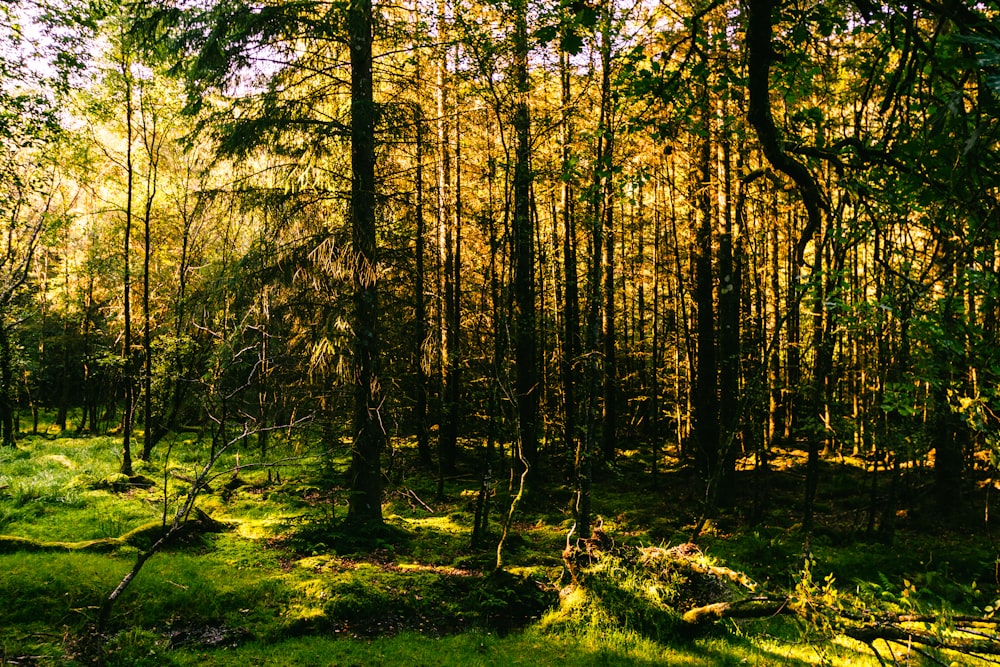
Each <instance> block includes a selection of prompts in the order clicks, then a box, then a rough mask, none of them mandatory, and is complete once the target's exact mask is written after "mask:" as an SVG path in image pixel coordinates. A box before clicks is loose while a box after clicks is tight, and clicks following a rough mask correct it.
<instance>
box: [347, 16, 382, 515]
mask: <svg viewBox="0 0 1000 667" xmlns="http://www.w3.org/2000/svg"><path fill="white" fill-rule="evenodd" d="M347 27H348V36H349V41H350V52H351V174H352V176H351V231H352V248H353V251H354V256H355V259H354V309H355V310H354V373H355V379H354V446H353V448H352V451H351V472H350V475H351V479H350V498H349V501H348V519H350V520H351V521H352V522H354V523H356V524H360V525H369V526H371V525H381V523H382V475H381V465H380V457H381V454H382V448H383V446H384V443H385V431H384V430H383V427H382V416H381V414H380V410H381V403H382V389H381V387H380V386H379V376H378V370H379V369H378V363H379V349H380V343H379V331H378V282H377V278H378V270H377V258H376V256H375V250H376V246H375V117H376V113H377V111H376V108H375V101H374V97H373V85H372V3H371V0H351V3H350V6H349V8H348V12H347Z"/></svg>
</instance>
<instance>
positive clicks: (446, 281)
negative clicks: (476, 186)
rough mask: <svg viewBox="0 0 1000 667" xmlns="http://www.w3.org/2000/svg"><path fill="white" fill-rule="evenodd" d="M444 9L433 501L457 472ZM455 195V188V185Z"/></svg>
mask: <svg viewBox="0 0 1000 667" xmlns="http://www.w3.org/2000/svg"><path fill="white" fill-rule="evenodd" d="M446 11H447V4H446V3H445V2H444V0H441V1H439V2H438V33H439V35H440V36H441V40H442V44H443V48H442V50H441V53H440V54H439V59H440V61H439V63H438V66H437V132H438V155H439V159H438V206H437V211H438V253H439V257H440V262H441V272H440V274H439V286H438V292H439V296H438V298H439V299H440V300H441V301H440V304H441V305H440V310H439V313H440V322H439V340H440V352H441V423H440V427H439V429H438V467H439V471H438V472H439V475H438V496H439V497H441V496H443V494H444V478H445V476H447V475H453V474H454V473H455V470H456V456H457V453H458V451H457V449H458V419H459V413H458V401H459V398H458V394H459V382H458V380H459V378H458V327H459V324H458V315H459V305H458V291H457V286H456V282H455V281H456V279H457V273H458V266H457V264H456V259H455V258H456V254H457V251H456V240H455V239H456V217H457V215H458V213H457V211H456V207H455V198H454V194H453V192H452V159H451V158H452V155H451V123H450V122H449V119H450V114H451V109H450V104H449V100H448V92H449V85H450V82H449V72H448V45H447V38H446V37H445V36H446V35H447V28H446V25H445V22H446V21H447V16H446ZM456 189H457V184H456Z"/></svg>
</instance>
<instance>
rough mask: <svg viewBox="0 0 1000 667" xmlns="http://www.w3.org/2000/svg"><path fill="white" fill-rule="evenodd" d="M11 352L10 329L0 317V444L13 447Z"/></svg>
mask: <svg viewBox="0 0 1000 667" xmlns="http://www.w3.org/2000/svg"><path fill="white" fill-rule="evenodd" d="M13 366H14V364H13V350H11V347H10V329H9V328H8V325H7V323H6V322H4V321H3V319H2V317H0V444H2V446H4V447H13V446H14V445H15V430H14V399H13V393H14V387H13V380H14V378H13Z"/></svg>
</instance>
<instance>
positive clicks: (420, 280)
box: [413, 76, 434, 468]
mask: <svg viewBox="0 0 1000 667" xmlns="http://www.w3.org/2000/svg"><path fill="white" fill-rule="evenodd" d="M418 78H419V76H418ZM413 124H414V126H415V128H414V129H415V132H416V161H417V169H416V177H415V179H416V183H415V184H414V189H415V192H416V204H415V208H416V211H415V213H414V214H415V216H416V219H417V220H416V222H417V240H416V246H417V247H416V254H417V258H416V262H417V266H416V273H417V275H416V276H415V278H416V285H415V286H414V290H413V291H414V294H413V296H414V303H415V311H416V312H415V313H414V317H415V319H416V325H417V326H416V328H417V331H416V334H417V335H416V341H415V347H416V349H415V350H414V357H415V360H416V364H415V366H416V374H417V400H416V405H415V406H414V413H415V414H414V418H415V420H416V430H417V452H418V454H419V455H420V462H421V464H422V465H423V466H424V467H426V468H431V467H432V466H433V465H434V462H433V460H432V457H431V445H430V433H429V430H428V428H427V370H428V363H429V360H428V355H427V353H426V350H425V347H426V345H427V299H426V296H425V291H424V290H425V282H426V275H427V274H426V270H425V268H424V255H425V253H426V252H427V251H426V247H425V246H426V243H427V241H426V236H427V228H426V223H425V221H424V117H423V110H422V108H421V107H420V105H414V107H413Z"/></svg>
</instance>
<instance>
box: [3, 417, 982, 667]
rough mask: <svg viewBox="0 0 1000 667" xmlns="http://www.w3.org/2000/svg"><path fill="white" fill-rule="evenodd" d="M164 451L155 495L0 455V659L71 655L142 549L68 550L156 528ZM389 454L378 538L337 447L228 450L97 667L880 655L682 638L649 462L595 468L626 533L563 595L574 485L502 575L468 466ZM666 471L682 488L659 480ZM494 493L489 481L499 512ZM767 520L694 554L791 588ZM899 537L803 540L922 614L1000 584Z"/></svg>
mask: <svg viewBox="0 0 1000 667" xmlns="http://www.w3.org/2000/svg"><path fill="white" fill-rule="evenodd" d="M274 441H275V442H274V445H273V446H274V450H273V451H272V456H274V457H275V458H281V457H282V456H283V455H285V454H288V455H289V456H290V458H291V454H293V453H294V452H296V451H297V446H296V443H293V442H286V443H282V442H281V439H280V438H275V439H274ZM171 442H172V445H171V447H169V448H166V447H163V448H160V449H159V450H158V451H157V455H156V456H154V460H153V461H151V462H149V463H144V464H142V465H141V466H139V467H138V470H137V473H138V474H139V475H141V476H142V478H145V479H146V480H151V481H152V482H153V485H152V486H146V485H141V484H136V483H133V480H129V479H127V478H126V479H125V480H122V479H120V478H119V477H116V475H117V467H118V459H117V449H116V446H115V445H116V443H115V441H114V440H112V439H111V438H104V437H100V438H84V439H81V438H71V437H58V438H54V439H47V438H42V437H25V438H22V440H21V441H20V443H19V445H18V447H17V448H15V449H6V450H0V535H8V536H15V537H18V538H24V539H30V540H31V544H33V545H36V547H37V548H36V549H34V550H22V549H18V548H14V547H11V549H10V550H8V551H7V552H5V553H0V605H2V607H0V610H2V613H0V637H2V639H0V664H5V662H16V661H17V660H21V662H22V663H23V662H24V661H25V660H26V658H25V656H32V657H31V660H32V661H33V663H34V664H40V665H45V664H53V665H54V664H67V663H72V661H73V659H74V656H81V657H82V656H84V654H85V649H86V641H87V635H86V633H87V629H88V628H91V627H93V623H94V621H95V618H96V615H97V610H98V607H99V605H100V603H101V600H102V599H103V598H104V596H106V595H107V594H108V592H109V591H110V590H111V589H112V588H113V587H114V586H115V585H116V583H117V582H118V581H119V580H120V578H121V577H122V576H123V574H124V573H125V572H126V571H128V569H129V568H130V567H131V564H132V562H133V561H134V558H135V557H136V555H137V553H138V548H137V546H136V545H139V546H141V543H140V542H127V543H115V546H113V548H112V549H110V551H109V552H94V551H88V550H86V549H82V550H76V549H77V548H78V547H79V546H80V545H81V544H84V543H85V542H86V541H88V540H100V539H109V538H110V539H118V538H122V536H126V535H129V534H131V533H133V532H135V531H138V530H143V529H144V527H147V526H150V525H155V524H156V523H157V522H158V521H161V520H162V517H163V516H164V509H165V504H166V509H167V510H168V511H169V509H170V508H171V507H173V506H174V504H175V503H176V502H177V498H178V497H179V496H180V494H182V493H184V492H185V490H186V489H187V487H188V485H189V483H190V482H189V481H186V480H189V479H190V476H191V474H192V472H193V470H194V469H195V467H196V465H197V463H198V461H200V460H203V458H204V456H205V448H206V445H205V444H203V443H199V442H198V440H197V437H196V435H195V434H181V435H179V436H175V437H174V439H173V440H172V441H171ZM283 446H284V447H286V448H287V450H286V451H283V450H282V449H281V448H282V447H283ZM397 449H398V451H397V455H396V460H395V463H394V465H398V466H407V467H405V470H404V472H405V475H401V476H400V478H399V481H397V483H396V484H394V485H390V486H389V488H387V490H386V504H385V506H384V508H383V514H384V515H385V516H386V529H385V530H384V531H383V532H381V533H378V534H358V533H357V532H355V531H352V530H351V528H350V525H349V524H347V523H346V522H345V520H344V519H345V516H346V498H347V496H346V491H345V489H344V488H343V484H344V474H345V472H346V469H347V459H346V452H340V453H336V452H335V453H334V454H333V455H331V456H328V457H327V458H325V459H323V460H315V459H294V460H292V461H291V462H290V463H289V464H288V465H285V466H283V467H282V468H281V469H280V470H273V469H268V468H257V467H255V466H253V465H249V464H252V463H253V462H254V458H253V453H252V452H250V451H244V452H242V461H240V459H239V458H238V457H237V455H236V454H237V453H234V454H233V455H232V456H229V457H227V458H226V459H225V460H224V461H223V462H222V463H221V465H220V467H219V471H220V473H222V474H220V475H219V476H217V477H215V478H214V479H213V480H212V481H211V484H210V487H211V488H210V491H209V492H206V493H205V494H204V495H203V496H202V497H201V498H200V500H199V505H198V506H199V508H200V509H202V510H203V511H205V512H207V513H208V514H209V515H210V516H211V517H212V518H214V519H215V520H217V521H220V522H222V525H223V527H224V530H223V532H221V533H217V534H215V533H212V534H204V535H199V536H197V537H196V538H193V539H189V540H185V541H183V542H180V543H178V544H175V545H174V546H172V547H171V548H169V549H168V550H166V551H164V552H162V553H160V554H157V555H156V556H155V557H154V558H153V559H151V560H150V561H149V564H148V565H147V566H146V568H145V569H144V570H143V571H142V573H141V575H140V576H139V577H138V578H137V580H136V581H135V582H134V584H133V585H132V587H131V588H130V589H129V590H128V592H127V593H126V595H125V596H124V597H123V598H122V599H121V600H120V601H119V602H118V604H117V606H116V609H115V615H114V617H113V619H112V625H111V628H110V629H109V634H108V636H107V638H106V642H105V646H104V648H105V651H106V653H105V656H106V658H107V662H108V664H111V665H193V664H198V665H240V666H241V667H242V666H244V665H246V664H254V665H269V664H273V665H317V664H359V665H369V664H394V665H395V664H398V665H419V664H427V665H430V664H434V665H463V666H464V665H569V666H573V665H601V664H606V665H653V664H671V665H698V666H701V665H706V666H707V665H737V664H740V665H747V664H749V665H770V664H779V663H780V664H788V665H812V664H829V665H842V664H845V665H846V664H854V665H856V664H876V663H875V662H874V659H873V658H872V657H871V655H870V653H869V652H867V651H866V650H865V648H864V647H861V646H858V645H852V644H850V643H849V642H848V643H844V642H840V641H832V640H830V639H829V638H824V639H823V640H822V641H819V642H817V641H816V638H815V637H810V636H807V634H806V633H805V631H804V629H803V628H801V627H800V626H798V625H796V624H795V623H794V622H792V621H789V620H785V619H770V620H764V621H760V620H757V621H745V622H742V621H741V622H738V623H737V622H726V623H723V624H719V625H717V626H716V628H715V629H714V630H713V631H711V632H709V633H707V634H705V633H698V634H692V633H690V632H689V629H687V628H685V627H684V625H683V623H682V622H681V620H680V614H681V612H682V611H683V610H684V609H685V608H689V607H691V606H694V605H696V604H697V603H698V602H699V601H700V600H705V599H708V598H709V597H711V595H716V596H717V595H718V594H720V591H706V590H704V586H706V585H707V584H706V583H705V582H704V581H699V580H696V579H693V578H692V576H691V574H690V573H685V572H681V571H678V570H672V569H670V568H669V567H666V566H663V567H659V566H657V567H652V568H651V567H650V563H648V562H639V560H638V559H637V558H638V557H637V556H636V554H639V553H642V552H641V550H640V549H639V547H643V546H644V545H650V544H659V545H661V546H662V547H668V546H670V545H671V544H677V543H679V542H681V541H683V540H684V537H682V536H684V535H686V534H687V533H688V532H689V530H690V523H691V522H692V521H694V519H695V517H696V516H697V512H696V510H697V506H696V501H694V500H691V498H692V497H693V495H692V494H689V492H688V490H687V488H688V487H687V486H685V484H687V481H688V480H687V479H686V478H685V477H684V476H685V475H686V472H684V471H683V470H681V469H677V470H676V471H674V472H670V470H671V469H669V468H665V469H667V470H668V472H667V473H661V478H660V479H659V480H658V481H657V484H658V489H659V490H657V489H653V488H652V487H651V486H650V482H649V478H648V476H647V475H645V474H644V473H642V472H641V468H640V467H639V466H640V464H641V461H638V460H626V464H625V465H623V466H622V467H620V468H616V469H613V470H609V471H607V472H608V474H607V475H606V479H605V480H603V481H600V482H599V483H598V484H597V485H596V486H595V502H594V505H595V508H598V509H599V510H600V511H602V512H605V517H604V526H605V530H607V531H608V533H609V534H611V535H614V536H615V539H616V540H618V542H617V543H616V545H615V547H614V548H612V549H608V550H607V551H606V552H605V553H604V554H603V555H602V557H601V558H595V559H594V561H593V562H592V563H591V564H590V566H589V569H588V570H587V585H586V586H572V585H570V581H569V580H568V577H567V574H566V572H565V571H564V567H563V562H562V558H561V556H560V554H561V552H562V549H563V548H564V546H565V540H566V533H567V531H568V528H569V525H570V524H571V523H572V520H571V518H570V517H569V515H568V512H567V508H566V505H565V500H566V497H568V496H567V494H566V493H562V492H559V493H554V494H553V495H552V496H551V497H549V498H544V497H542V498H536V500H535V505H534V507H533V509H531V510H530V511H528V510H526V511H525V512H523V513H520V514H518V516H517V517H516V521H515V524H514V526H513V532H512V536H511V538H510V539H509V542H508V549H509V553H508V555H507V557H506V559H505V560H506V561H507V562H508V563H511V564H512V566H511V567H510V568H509V569H508V570H507V571H502V572H493V571H492V563H493V562H494V560H495V553H494V552H493V551H492V550H491V549H489V548H487V549H482V550H479V549H472V548H471V547H470V546H469V529H470V526H471V524H472V512H473V511H474V499H475V492H476V488H477V487H476V483H475V480H474V478H473V477H472V476H469V477H465V478H452V479H449V480H447V483H446V485H445V500H438V499H436V492H435V486H436V483H435V480H434V478H433V475H427V474H424V473H423V472H421V471H420V470H419V469H418V468H417V467H416V465H415V464H411V463H409V461H410V460H411V458H408V457H412V459H415V456H413V452H411V451H409V450H408V449H407V447H406V446H405V445H400V444H397ZM167 451H169V452H170V457H169V458H167V457H166V452H167ZM338 457H339V458H338ZM629 465H632V466H635V468H634V469H633V468H629V467H628V466H629ZM671 474H676V475H678V477H677V478H676V480H675V481H674V483H676V484H678V486H677V487H676V489H675V491H676V492H673V493H664V492H663V491H662V489H663V488H665V487H668V486H669V485H670V484H671V479H672V478H671V477H669V475H671ZM164 484H165V487H164ZM505 494H506V490H505V489H503V488H501V489H499V490H498V493H497V496H496V497H495V498H494V499H493V500H494V503H495V506H496V507H501V506H503V503H504V502H506V496H505ZM692 503H695V504H692ZM781 519H782V520H780V521H779V520H775V521H774V522H772V524H770V525H764V524H760V525H757V526H756V527H752V528H746V527H740V526H739V525H738V524H735V523H734V524H732V525H723V524H710V525H709V530H708V531H707V532H706V534H705V535H704V536H703V537H702V539H701V540H700V541H699V546H700V547H701V549H702V550H703V553H702V554H701V555H700V556H699V557H701V558H704V559H705V560H706V562H713V563H714V562H721V563H725V564H727V565H729V566H730V567H734V568H738V569H741V570H744V571H746V572H747V573H748V574H749V575H750V576H751V577H753V578H754V579H755V580H757V581H758V582H759V583H760V584H761V586H762V587H764V588H765V589H777V588H785V589H792V588H794V586H795V585H796V581H797V577H800V576H801V570H802V563H803V547H804V539H803V537H802V535H801V534H800V533H799V532H798V531H797V529H796V527H795V526H794V525H791V522H788V521H787V520H785V519H787V517H781ZM495 533H496V528H494V538H495ZM13 544H15V547H16V544H18V543H16V542H14V543H13ZM899 544H902V545H905V546H904V547H903V548H901V549H900V548H896V549H893V548H891V547H887V546H883V545H880V544H878V543H877V542H867V541H861V540H852V541H850V543H849V548H845V546H844V545H841V544H835V543H833V542H823V541H822V540H818V541H815V542H813V543H812V544H811V549H812V554H813V557H814V559H815V561H816V562H817V563H818V564H817V566H816V567H817V571H820V570H822V571H824V572H830V573H831V576H832V577H834V578H835V580H836V581H838V582H842V583H843V584H844V585H846V586H851V587H853V588H854V590H855V593H856V594H857V595H859V596H861V597H864V596H868V597H869V598H871V599H873V600H874V599H880V600H883V601H884V600H885V599H886V598H891V599H892V600H903V599H905V598H906V597H907V596H910V597H912V598H913V600H914V601H915V603H919V604H920V605H923V607H930V606H934V605H937V606H938V607H947V608H949V609H956V610H967V609H968V610H972V611H975V610H976V609H979V610H982V609H984V608H985V606H986V605H987V604H989V603H990V602H992V601H993V600H995V599H996V598H997V597H1000V595H996V582H995V581H994V580H991V579H990V575H991V574H992V573H993V572H994V570H995V568H996V555H995V554H994V553H992V551H991V550H990V548H989V547H988V545H983V544H981V543H978V544H977V543H973V542H971V541H969V542H962V541H960V540H957V539H952V540H950V541H949V543H948V545H947V548H945V546H944V545H942V544H941V543H940V540H936V539H935V538H932V537H927V536H923V535H921V534H919V533H907V532H902V531H901V533H900V536H899ZM0 552H3V549H0ZM943 552H946V553H943ZM650 553H651V552H650ZM651 572H652V574H651ZM904 582H905V583H904ZM709 593H711V595H709ZM998 605H1000V603H998ZM923 607H922V608H923Z"/></svg>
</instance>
